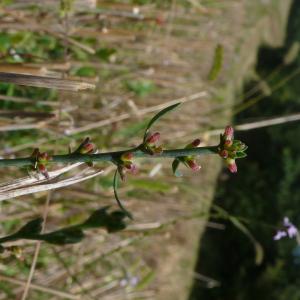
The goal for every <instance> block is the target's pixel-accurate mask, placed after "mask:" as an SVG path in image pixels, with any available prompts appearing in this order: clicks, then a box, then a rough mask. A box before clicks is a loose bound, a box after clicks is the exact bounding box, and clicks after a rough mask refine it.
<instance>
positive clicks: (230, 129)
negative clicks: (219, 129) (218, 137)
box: [224, 126, 234, 141]
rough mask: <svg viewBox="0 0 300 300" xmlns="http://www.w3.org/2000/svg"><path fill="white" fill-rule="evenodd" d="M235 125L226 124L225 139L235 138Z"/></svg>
mask: <svg viewBox="0 0 300 300" xmlns="http://www.w3.org/2000/svg"><path fill="white" fill-rule="evenodd" d="M233 133H234V130H233V127H232V126H226V127H225V131H224V138H225V140H227V141H228V140H232V139H233Z"/></svg>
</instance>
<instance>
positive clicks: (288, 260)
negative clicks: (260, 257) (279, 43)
mask: <svg viewBox="0 0 300 300" xmlns="http://www.w3.org/2000/svg"><path fill="white" fill-rule="evenodd" d="M299 26H300V3H299V1H294V3H293V6H292V8H291V13H290V18H289V23H288V28H287V37H286V43H285V45H284V47H282V48H278V49H270V48H266V47H262V48H261V49H260V51H259V54H258V62H257V68H256V71H257V73H258V77H259V78H261V79H259V80H258V81H252V82H249V83H247V84H246V86H245V89H244V91H245V95H246V94H247V92H248V91H249V90H251V89H253V88H254V87H257V86H258V84H261V82H262V80H263V81H264V84H267V85H268V86H269V87H270V88H271V89H272V86H275V85H276V84H278V82H280V81H282V80H285V79H287V78H288V77H289V76H290V75H291V74H293V73H295V76H294V77H292V78H291V79H289V80H288V81H287V82H286V83H285V85H284V86H283V87H282V88H280V89H278V90H277V91H275V92H274V93H272V94H270V95H268V96H266V97H263V98H262V99H261V100H260V101H259V102H258V103H256V104H255V105H253V106H252V107H250V108H248V109H247V110H245V111H243V112H241V113H239V114H238V115H237V116H236V118H235V122H236V123H237V124H239V123H241V122H243V123H245V122H246V121H247V120H249V121H253V120H255V119H257V118H267V117H271V116H281V115H288V114H291V113H296V112H299V111H300V98H299V94H300V85H299V75H297V74H298V73H297V71H298V70H299V68H300V56H299V55H296V56H295V57H294V60H293V61H292V62H290V63H289V64H286V63H285V58H286V55H287V53H288V52H289V50H290V49H291V47H292V45H293V44H294V43H295V42H299V41H300V34H299V30H298V28H299ZM274 70H275V71H274ZM270 74H272V75H271V76H270ZM262 93H263V90H262V89H261V88H259V89H257V91H256V93H255V94H254V95H253V96H252V97H255V96H258V95H260V94H262ZM247 100H248V99H247V98H246V99H245V101H247ZM237 137H238V138H239V139H241V140H243V141H245V142H246V144H247V145H249V149H248V159H246V160H242V161H239V164H238V168H239V171H238V174H237V176H230V177H228V176H226V175H225V174H226V173H225V172H224V173H223V174H221V175H220V177H219V184H218V188H217V192H216V196H215V203H216V204H218V205H220V206H221V207H223V208H224V209H226V210H227V211H228V212H230V214H232V215H235V216H239V217H242V218H245V220H247V221H246V222H245V224H246V225H247V227H248V228H249V230H250V231H251V232H252V233H253V235H254V236H255V238H256V239H257V240H258V241H259V242H260V243H261V244H262V246H263V248H264V252H265V257H264V261H263V263H262V264H261V265H259V266H257V265H255V264H254V259H253V256H254V253H253V247H252V245H251V243H250V242H249V240H247V238H246V237H245V236H244V235H242V234H241V233H240V232H239V231H238V230H237V229H236V228H235V227H234V226H232V225H231V224H230V223H227V222H225V225H226V229H225V230H208V231H207V232H206V234H205V236H204V237H203V239H202V243H201V247H202V248H201V251H200V257H199V260H198V266H197V268H196V272H198V273H200V274H204V275H205V276H208V277H210V278H213V279H214V280H217V281H218V282H219V283H220V285H219V286H218V287H214V288H208V287H209V285H208V284H207V283H206V282H204V281H200V280H196V281H195V282H194V287H193V290H192V292H191V296H190V299H193V300H194V299H210V300H214V299H220V300H226V299H228V300H229V299H230V300H233V299H240V300H241V299H243V300H246V299H253V297H255V298H256V299H278V300H279V299H280V300H286V299H289V300H290V299H292V300H296V299H300V291H299V286H300V277H299V274H300V260H299V255H300V246H297V242H296V241H295V240H289V239H284V240H280V241H276V242H275V241H273V235H274V233H275V232H276V228H277V227H280V226H281V224H282V219H283V217H284V216H288V217H289V218H290V220H292V222H293V223H294V224H295V225H296V226H299V224H300V215H299V207H300V185H299V179H300V155H299V153H300V143H299V140H300V125H299V123H287V124H283V125H277V126H274V127H266V128H261V129H256V130H251V131H248V132H243V133H238V134H237ZM218 221H220V220H218Z"/></svg>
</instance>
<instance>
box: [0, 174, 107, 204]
mask: <svg viewBox="0 0 300 300" xmlns="http://www.w3.org/2000/svg"><path fill="white" fill-rule="evenodd" d="M102 173H103V170H87V169H86V170H85V172H83V173H82V174H79V175H75V176H71V177H70V178H66V179H63V180H60V181H57V182H52V181H49V180H47V181H46V182H45V183H42V184H40V183H39V182H37V183H36V184H35V185H29V186H25V187H22V188H17V189H13V190H8V191H5V192H0V201H3V200H8V199H11V198H15V197H19V196H23V195H28V194H33V193H37V192H44V191H49V190H54V189H58V188H62V187H66V186H69V185H72V184H75V183H78V182H82V181H85V180H88V179H90V178H93V177H96V176H98V175H100V174H102Z"/></svg>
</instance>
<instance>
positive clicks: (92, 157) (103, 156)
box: [0, 146, 218, 168]
mask: <svg viewBox="0 0 300 300" xmlns="http://www.w3.org/2000/svg"><path fill="white" fill-rule="evenodd" d="M128 152H131V153H133V155H134V158H168V157H169V158H175V157H183V156H198V155H206V154H217V153H218V146H210V147H198V148H192V149H171V150H164V151H163V152H162V153H160V154H155V155H151V154H148V153H145V152H143V151H141V150H139V147H137V148H133V149H128V150H123V151H116V152H107V153H99V154H77V153H76V154H75V153H71V154H65V155H54V156H52V160H50V161H49V163H52V164H53V163H77V162H98V161H109V162H114V161H116V160H118V158H119V157H120V156H121V155H122V154H123V153H128ZM34 163H35V159H34V158H33V157H25V158H12V159H0V168H1V167H2V168H3V167H9V166H16V167H24V166H32V165H33V164H34Z"/></svg>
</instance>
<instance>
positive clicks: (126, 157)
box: [121, 152, 133, 161]
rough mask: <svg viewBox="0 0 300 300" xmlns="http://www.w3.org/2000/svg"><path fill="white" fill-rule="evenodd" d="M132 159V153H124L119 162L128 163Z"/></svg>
mask: <svg viewBox="0 0 300 300" xmlns="http://www.w3.org/2000/svg"><path fill="white" fill-rule="evenodd" d="M132 158H133V153H132V152H126V153H124V154H122V156H121V160H123V161H130V160H132Z"/></svg>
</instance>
